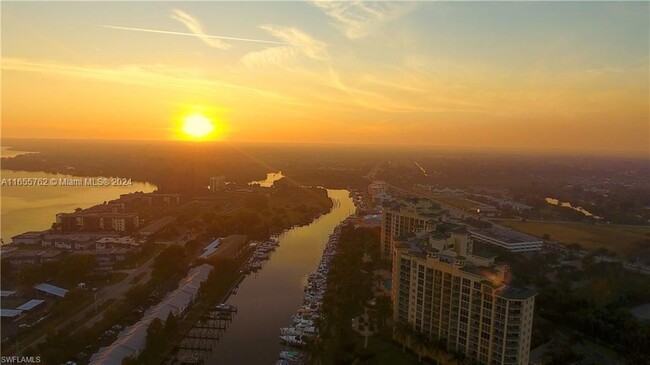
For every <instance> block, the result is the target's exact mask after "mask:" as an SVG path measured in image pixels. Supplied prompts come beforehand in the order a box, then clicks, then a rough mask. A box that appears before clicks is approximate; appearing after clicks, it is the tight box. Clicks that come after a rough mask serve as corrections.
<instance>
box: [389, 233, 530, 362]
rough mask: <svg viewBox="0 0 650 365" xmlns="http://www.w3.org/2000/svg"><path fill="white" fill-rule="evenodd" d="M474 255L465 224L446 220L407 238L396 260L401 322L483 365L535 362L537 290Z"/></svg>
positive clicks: (396, 248) (395, 306)
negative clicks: (524, 286)
mask: <svg viewBox="0 0 650 365" xmlns="http://www.w3.org/2000/svg"><path fill="white" fill-rule="evenodd" d="M494 259H495V257H494V256H492V255H489V254H485V253H474V252H473V247H472V240H471V238H470V236H469V234H468V233H467V231H466V230H465V227H463V226H458V225H452V224H448V223H442V224H440V225H438V226H436V228H435V229H434V230H432V231H431V232H426V233H420V234H416V235H412V236H411V237H408V238H406V237H401V238H398V239H396V241H395V245H394V259H393V263H392V265H393V266H392V288H391V297H392V300H393V310H394V312H393V317H394V320H395V322H396V323H399V322H401V323H408V324H409V325H411V326H412V327H413V329H414V330H415V331H417V332H421V333H423V334H425V335H427V336H428V337H429V338H430V339H431V340H432V341H441V340H442V341H444V342H446V346H447V348H448V349H449V350H453V351H459V352H461V353H463V354H465V355H466V356H467V357H468V358H470V359H474V360H476V361H477V362H478V363H480V364H487V365H501V364H503V365H527V364H528V360H529V353H530V338H531V333H532V322H533V308H534V298H535V293H534V291H532V290H529V289H519V288H515V287H512V286H509V285H508V284H507V282H508V268H507V266H505V265H497V264H495V262H494Z"/></svg>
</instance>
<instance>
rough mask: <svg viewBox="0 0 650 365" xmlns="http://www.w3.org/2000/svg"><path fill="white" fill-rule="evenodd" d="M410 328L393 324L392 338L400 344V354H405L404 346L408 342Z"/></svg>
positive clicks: (404, 324) (400, 324) (406, 325)
mask: <svg viewBox="0 0 650 365" xmlns="http://www.w3.org/2000/svg"><path fill="white" fill-rule="evenodd" d="M410 337H411V327H410V326H409V325H408V324H406V323H403V322H399V323H397V324H395V326H394V327H393V338H394V339H396V340H397V341H399V342H400V343H401V344H402V352H406V344H407V342H410V341H409V340H410Z"/></svg>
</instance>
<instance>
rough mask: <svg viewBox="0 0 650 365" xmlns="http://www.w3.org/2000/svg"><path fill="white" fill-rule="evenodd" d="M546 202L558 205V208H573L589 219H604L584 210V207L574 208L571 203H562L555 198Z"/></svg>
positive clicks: (547, 199)
mask: <svg viewBox="0 0 650 365" xmlns="http://www.w3.org/2000/svg"><path fill="white" fill-rule="evenodd" d="M546 202H547V203H549V204H551V205H558V206H561V207H565V208H571V209H573V210H575V211H576V212H580V213H582V214H584V215H586V216H587V217H592V218H595V219H603V217H599V216H597V215H593V214H591V212H589V211H588V210H586V209H584V208H583V207H574V206H573V205H571V203H569V202H560V201H559V200H558V199H555V198H546Z"/></svg>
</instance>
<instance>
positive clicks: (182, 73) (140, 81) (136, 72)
mask: <svg viewBox="0 0 650 365" xmlns="http://www.w3.org/2000/svg"><path fill="white" fill-rule="evenodd" d="M1 65H2V70H3V71H21V72H34V73H41V74H48V75H62V76H67V77H76V78H83V79H91V80H100V81H107V82H116V83H124V84H132V85H143V86H153V87H172V88H175V89H178V88H186V89H187V90H191V91H197V90H200V91H205V92H212V93H222V94H224V95H231V94H233V92H239V93H243V94H247V95H252V96H258V97H263V98H269V99H273V100H276V101H283V102H286V103H296V101H295V100H293V98H290V97H287V96H286V95H281V94H278V93H275V92H273V91H268V90H265V89H258V88H255V87H248V86H245V85H240V84H236V83H231V82H226V81H220V80H216V79H213V78H210V77H209V76H208V75H206V74H204V73H203V72H199V71H196V69H191V68H179V67H171V66H167V65H160V64H157V65H124V66H117V67H107V66H102V65H68V64H62V63H55V62H49V61H30V60H26V59H21V58H7V57H3V58H2V60H1Z"/></svg>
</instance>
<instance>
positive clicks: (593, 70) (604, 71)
mask: <svg viewBox="0 0 650 365" xmlns="http://www.w3.org/2000/svg"><path fill="white" fill-rule="evenodd" d="M623 71H624V70H623V68H621V67H601V68H590V69H588V70H586V71H585V72H586V73H587V74H589V75H595V76H601V75H605V74H613V73H614V74H618V73H621V72H623Z"/></svg>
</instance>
